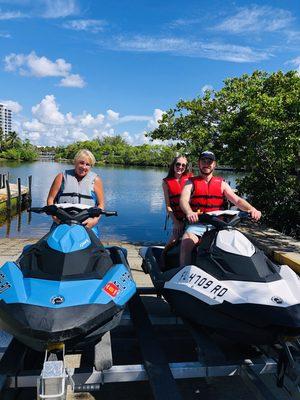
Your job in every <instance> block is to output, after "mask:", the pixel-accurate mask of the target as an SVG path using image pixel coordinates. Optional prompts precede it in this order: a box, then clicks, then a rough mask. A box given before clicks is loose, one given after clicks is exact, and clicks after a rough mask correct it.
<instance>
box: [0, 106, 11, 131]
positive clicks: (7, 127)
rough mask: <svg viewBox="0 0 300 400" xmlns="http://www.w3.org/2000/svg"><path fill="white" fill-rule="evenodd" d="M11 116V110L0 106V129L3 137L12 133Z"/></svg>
mask: <svg viewBox="0 0 300 400" xmlns="http://www.w3.org/2000/svg"><path fill="white" fill-rule="evenodd" d="M11 114H12V112H11V110H9V109H8V108H7V107H6V106H5V105H4V104H0V128H2V131H3V133H4V135H7V134H8V133H9V132H11V131H12V127H11Z"/></svg>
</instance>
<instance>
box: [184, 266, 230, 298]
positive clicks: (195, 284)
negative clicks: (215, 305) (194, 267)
mask: <svg viewBox="0 0 300 400" xmlns="http://www.w3.org/2000/svg"><path fill="white" fill-rule="evenodd" d="M178 283H179V284H185V285H187V286H189V287H191V288H193V289H198V288H199V289H201V291H203V290H205V291H207V292H209V293H210V294H211V295H213V297H223V296H224V295H225V293H226V292H227V291H228V288H226V287H225V286H222V285H220V284H219V283H217V282H216V281H214V280H212V279H210V278H207V277H205V276H203V275H200V274H197V273H194V272H190V271H183V273H182V274H181V276H180V277H179V279H178Z"/></svg>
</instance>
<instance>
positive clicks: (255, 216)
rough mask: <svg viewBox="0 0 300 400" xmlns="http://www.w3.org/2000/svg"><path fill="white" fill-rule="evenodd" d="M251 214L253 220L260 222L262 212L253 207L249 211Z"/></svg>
mask: <svg viewBox="0 0 300 400" xmlns="http://www.w3.org/2000/svg"><path fill="white" fill-rule="evenodd" d="M249 214H250V216H251V218H253V219H254V220H255V221H258V220H259V219H260V218H261V212H260V211H258V210H257V209H256V208H254V207H252V208H251V209H250V210H249Z"/></svg>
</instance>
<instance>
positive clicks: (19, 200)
mask: <svg viewBox="0 0 300 400" xmlns="http://www.w3.org/2000/svg"><path fill="white" fill-rule="evenodd" d="M17 209H18V213H20V212H21V209H22V189H21V178H18V197H17Z"/></svg>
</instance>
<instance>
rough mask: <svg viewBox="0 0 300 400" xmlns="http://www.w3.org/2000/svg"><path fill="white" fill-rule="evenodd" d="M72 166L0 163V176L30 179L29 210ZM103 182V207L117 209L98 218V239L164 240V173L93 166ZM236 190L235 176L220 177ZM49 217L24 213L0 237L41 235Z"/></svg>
mask: <svg viewBox="0 0 300 400" xmlns="http://www.w3.org/2000/svg"><path fill="white" fill-rule="evenodd" d="M70 168H72V165H71V164H66V163H56V162H53V161H37V162H33V163H17V162H3V161H2V162H0V173H1V174H3V173H7V172H9V173H10V181H11V182H16V180H17V178H21V181H22V185H26V186H27V178H28V176H29V175H32V177H33V182H32V206H34V207H40V206H43V205H45V204H46V199H47V195H48V191H49V188H50V185H51V183H52V181H53V179H54V177H55V176H56V175H57V174H58V173H59V172H61V171H64V170H65V169H70ZM93 171H94V172H95V173H97V174H98V175H99V176H100V177H101V178H102V181H103V186H104V193H105V204H106V206H105V208H106V210H109V211H118V217H110V218H106V217H102V218H101V222H100V226H101V238H102V240H103V241H110V240H117V241H124V242H132V243H137V242H165V241H166V239H167V237H168V234H169V231H170V228H171V223H169V224H168V228H167V230H166V231H164V224H165V215H166V214H165V205H164V198H163V192H162V186H161V184H162V179H163V178H164V177H165V176H166V171H165V170H163V169H158V168H137V167H117V166H101V167H94V168H93ZM222 176H223V177H224V178H225V179H226V180H228V181H231V186H232V187H235V179H236V175H233V174H232V173H228V172H227V173H222ZM51 221H52V220H51V218H50V217H49V216H47V215H44V214H35V213H31V214H29V213H27V212H23V213H22V215H21V217H20V218H18V217H17V216H16V217H14V218H13V219H12V221H11V224H7V223H6V224H5V225H3V226H1V227H0V237H12V238H14V237H35V238H36V237H41V236H42V235H44V234H46V233H47V232H48V230H49V227H50V225H51V223H52V222H51Z"/></svg>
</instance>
